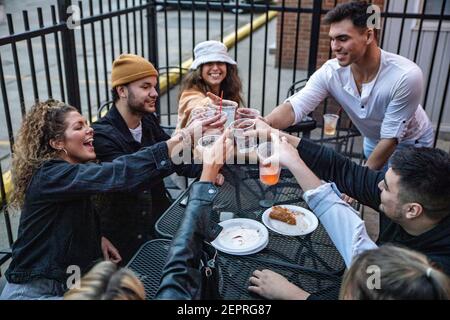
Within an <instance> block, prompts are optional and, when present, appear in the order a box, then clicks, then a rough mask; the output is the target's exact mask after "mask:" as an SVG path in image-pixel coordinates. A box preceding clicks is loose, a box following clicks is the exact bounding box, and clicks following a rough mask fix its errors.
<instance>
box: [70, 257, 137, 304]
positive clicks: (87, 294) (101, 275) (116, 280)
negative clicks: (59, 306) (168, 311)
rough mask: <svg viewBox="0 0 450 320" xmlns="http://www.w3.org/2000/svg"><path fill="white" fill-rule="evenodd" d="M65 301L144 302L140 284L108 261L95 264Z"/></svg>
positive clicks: (129, 271) (125, 271) (135, 278)
mask: <svg viewBox="0 0 450 320" xmlns="http://www.w3.org/2000/svg"><path fill="white" fill-rule="evenodd" d="M64 299H65V300H145V290H144V286H143V285H142V282H141V281H140V280H139V279H138V278H137V277H136V276H135V275H134V273H133V272H132V271H131V270H128V269H125V268H118V267H117V266H116V264H114V263H113V262H110V261H103V262H99V263H98V264H96V265H95V266H94V267H93V268H92V269H91V270H90V271H89V272H88V273H87V274H86V275H85V276H84V277H83V278H81V282H80V285H79V286H78V287H74V288H72V289H70V290H69V291H68V292H67V293H66V294H65V295H64Z"/></svg>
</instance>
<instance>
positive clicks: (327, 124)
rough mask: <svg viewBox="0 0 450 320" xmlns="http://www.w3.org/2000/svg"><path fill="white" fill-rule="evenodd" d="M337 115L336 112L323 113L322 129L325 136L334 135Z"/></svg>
mask: <svg viewBox="0 0 450 320" xmlns="http://www.w3.org/2000/svg"><path fill="white" fill-rule="evenodd" d="M338 119H339V116H338V115H337V114H330V113H327V114H324V115H323V131H324V134H325V135H327V136H334V135H335V134H336V126H337V122H338Z"/></svg>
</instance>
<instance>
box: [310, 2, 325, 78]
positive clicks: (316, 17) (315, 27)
mask: <svg viewBox="0 0 450 320" xmlns="http://www.w3.org/2000/svg"><path fill="white" fill-rule="evenodd" d="M313 3H314V4H313V17H312V26H311V41H310V44H309V59H308V78H309V77H311V76H312V74H313V73H314V72H315V71H316V66H317V51H318V47H319V35H320V12H321V10H322V1H320V0H314V2H313Z"/></svg>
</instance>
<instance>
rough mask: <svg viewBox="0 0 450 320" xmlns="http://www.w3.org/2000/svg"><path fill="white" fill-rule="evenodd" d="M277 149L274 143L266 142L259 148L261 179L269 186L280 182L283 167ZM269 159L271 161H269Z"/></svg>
mask: <svg viewBox="0 0 450 320" xmlns="http://www.w3.org/2000/svg"><path fill="white" fill-rule="evenodd" d="M275 149H276V148H275V144H274V143H272V142H264V143H261V144H260V145H259V146H258V159H259V179H260V180H261V182H262V183H264V184H265V185H268V186H272V185H275V184H277V183H278V181H279V180H280V171H281V167H280V162H279V161H278V160H279V159H277V154H276V150H275ZM269 158H270V161H267V160H268V159H269ZM267 162H269V163H267Z"/></svg>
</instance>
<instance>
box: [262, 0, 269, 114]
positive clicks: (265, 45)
mask: <svg viewBox="0 0 450 320" xmlns="http://www.w3.org/2000/svg"><path fill="white" fill-rule="evenodd" d="M264 28H265V30H264V62H263V81H262V98H261V115H262V116H264V106H265V102H266V101H265V97H266V94H265V93H266V65H267V40H268V33H269V3H267V2H266V25H265V26H264Z"/></svg>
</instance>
